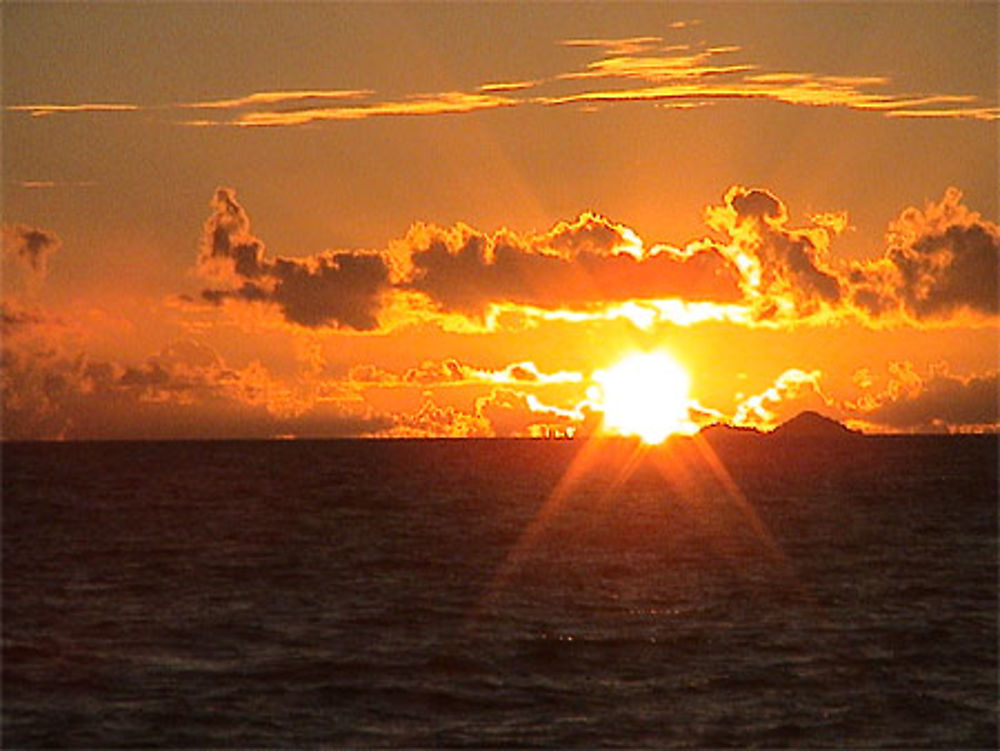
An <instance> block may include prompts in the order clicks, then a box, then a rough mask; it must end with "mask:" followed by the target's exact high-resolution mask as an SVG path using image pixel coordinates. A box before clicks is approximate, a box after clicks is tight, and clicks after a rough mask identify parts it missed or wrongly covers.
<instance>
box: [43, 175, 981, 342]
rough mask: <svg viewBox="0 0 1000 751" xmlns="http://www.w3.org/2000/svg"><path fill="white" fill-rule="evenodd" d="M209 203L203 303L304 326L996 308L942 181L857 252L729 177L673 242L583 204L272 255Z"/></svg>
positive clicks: (494, 324)
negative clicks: (371, 247) (264, 312)
mask: <svg viewBox="0 0 1000 751" xmlns="http://www.w3.org/2000/svg"><path fill="white" fill-rule="evenodd" d="M212 207H213V213H212V215H211V217H210V218H209V220H208V221H207V222H206V224H205V228H204V232H203V237H202V242H201V250H200V253H199V257H198V269H199V271H200V273H201V274H202V275H203V276H204V277H206V278H208V279H211V280H213V281H214V282H216V284H215V285H214V286H212V287H210V288H207V289H204V290H203V291H202V293H201V297H202V299H203V300H205V301H207V302H209V303H212V304H214V305H222V304H224V303H226V302H228V301H236V302H242V303H249V304H264V305H273V306H275V307H276V309H277V310H279V311H280V313H281V315H282V317H283V319H284V320H285V321H287V322H289V323H293V324H296V325H298V326H301V327H305V328H322V327H339V328H345V329H353V330H356V331H374V330H384V329H386V328H394V327H397V326H402V325H407V324H412V323H417V322H431V323H435V324H437V325H440V326H442V327H444V328H446V329H448V330H450V331H451V330H454V331H481V330H494V329H496V328H518V327H525V326H531V325H534V324H536V323H538V322H540V321H552V320H561V321H568V322H576V323H583V322H586V321H598V320H615V319H625V320H628V321H630V322H632V323H633V324H634V325H635V326H637V327H639V328H642V329H649V328H651V327H652V326H654V325H656V324H659V323H663V322H669V323H673V324H676V325H692V324H695V323H700V322H704V321H724V322H729V323H734V324H739V325H749V326H770V327H778V326H787V325H797V324H803V323H805V324H809V325H823V324H829V323H836V322H842V321H848V320H853V321H858V322H860V323H862V324H863V325H867V326H875V327H877V326H883V325H912V326H924V325H934V326H943V325H970V324H971V325H980V324H984V323H989V322H991V321H995V320H996V318H997V315H998V313H1000V310H998V290H997V275H998V258H1000V228H998V227H997V225H996V224H994V223H992V222H990V221H988V220H985V219H983V218H982V217H981V216H980V215H979V214H978V213H976V212H974V211H971V210H970V209H968V208H967V207H965V206H964V205H963V204H962V203H961V193H960V192H959V191H957V190H956V189H953V188H952V189H949V190H948V191H947V192H946V193H945V196H944V198H942V200H941V201H940V202H938V203H934V202H931V203H928V204H927V206H926V207H925V209H924V210H922V211H921V210H918V209H914V208H910V209H906V210H905V211H903V212H902V213H901V215H900V216H899V218H898V219H896V220H895V221H893V222H892V223H891V224H890V232H889V234H888V236H887V240H886V248H885V250H884V251H883V252H882V254H881V255H880V256H878V257H876V258H874V259H871V260H861V261H859V260H845V259H837V258H836V257H834V256H833V255H832V253H831V248H832V244H833V241H834V239H835V238H836V237H837V236H838V235H839V234H841V233H842V232H844V231H845V230H846V229H847V228H848V226H849V218H848V216H847V212H845V211H827V212H819V213H814V214H812V215H810V217H809V221H808V223H807V224H806V225H805V226H799V227H794V226H791V222H790V219H789V210H788V207H787V206H786V205H785V203H784V202H783V201H782V200H781V199H780V198H778V197H777V196H776V195H774V194H773V193H771V192H770V191H768V190H766V189H764V188H748V187H745V186H740V185H735V186H732V187H731V188H730V189H729V190H727V191H726V193H725V194H724V196H723V198H722V201H721V203H719V204H716V205H710V206H708V207H706V209H705V221H706V224H707V225H708V227H710V228H711V229H712V230H714V231H715V232H717V233H719V235H720V236H721V237H718V238H715V239H713V238H703V239H701V240H695V241H692V242H689V243H688V244H687V245H685V246H684V247H675V246H672V245H667V244H653V245H647V244H645V243H644V242H643V240H642V239H641V238H640V237H639V236H638V235H637V234H636V233H635V232H634V231H632V230H631V229H630V228H629V227H627V226H626V225H624V224H620V223H617V222H614V221H612V220H610V219H608V218H606V217H603V216H601V215H600V214H596V213H593V212H586V213H584V214H581V215H580V216H579V217H577V218H576V219H574V220H572V221H562V222H558V223H557V224H555V225H554V226H553V227H552V228H551V229H550V230H549V231H547V232H540V233H539V232H535V233H532V232H527V233H518V232H514V231H511V230H507V229H501V230H498V231H496V232H494V233H492V234H490V233H486V232H482V231H480V230H477V229H474V228H472V227H469V226H468V225H465V224H461V223H459V224H456V225H454V226H452V227H440V226H437V225H434V224H427V223H422V222H417V223H415V224H413V225H412V226H411V227H410V229H409V230H408V232H407V233H406V235H405V236H403V237H402V238H400V239H398V240H395V241H392V242H390V244H389V247H388V248H387V249H386V250H385V251H366V250H339V251H324V252H322V253H318V254H315V255H313V256H309V257H302V258H286V257H276V258H275V257H269V256H268V255H267V252H266V249H265V246H264V244H263V242H262V241H261V240H259V239H258V238H257V237H255V236H254V235H253V234H252V233H251V231H250V219H249V217H248V215H247V213H246V211H245V210H244V208H243V207H242V206H241V205H240V204H239V202H238V201H237V200H236V195H235V192H234V191H233V190H231V189H229V188H219V189H218V190H217V191H216V194H215V197H214V199H213V201H212ZM25 252H27V251H25Z"/></svg>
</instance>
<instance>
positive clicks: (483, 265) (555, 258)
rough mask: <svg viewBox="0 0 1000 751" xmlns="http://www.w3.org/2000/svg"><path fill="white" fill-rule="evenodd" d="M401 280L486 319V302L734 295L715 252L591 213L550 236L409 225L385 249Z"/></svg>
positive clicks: (731, 279) (561, 303) (555, 303)
mask: <svg viewBox="0 0 1000 751" xmlns="http://www.w3.org/2000/svg"><path fill="white" fill-rule="evenodd" d="M391 252H392V254H393V257H394V259H396V260H397V261H398V265H399V266H400V268H401V270H402V272H401V279H400V280H399V282H398V286H400V287H401V288H402V289H406V290H414V291H417V292H421V293H423V294H425V295H427V296H428V297H429V298H430V299H431V300H432V301H434V303H435V304H437V305H438V306H439V308H440V309H441V310H443V311H457V312H461V313H464V314H466V315H471V316H483V315H484V314H485V311H486V309H487V307H488V306H489V305H491V304H499V303H514V304H518V305H525V306H537V307H541V308H561V307H572V306H579V305H584V304H588V303H609V302H622V301H626V300H632V299H637V298H638V299H647V298H648V299H658V298H666V297H677V296H683V297H688V298H693V299H701V300H712V301H720V302H722V301H732V300H735V299H738V290H737V288H736V283H735V275H734V273H733V270H732V269H731V268H730V267H729V265H728V264H727V263H726V261H725V259H723V258H722V257H720V256H719V255H718V254H717V253H716V252H715V251H714V249H711V248H703V247H700V246H699V247H695V248H692V249H686V250H679V249H675V248H670V247H666V246H655V247H653V248H651V249H644V248H643V246H642V243H641V241H640V240H639V238H638V237H637V236H636V235H635V234H634V233H633V232H632V231H631V230H630V229H628V228H627V227H625V226H623V225H620V224H616V223H614V222H611V221H610V220H608V219H606V218H604V217H601V216H599V215H597V214H590V213H587V214H583V215H581V216H580V217H579V218H578V219H577V220H575V221H574V222H561V223H559V224H557V225H556V226H555V227H553V228H552V230H550V231H549V232H548V233H545V234H541V235H524V236H521V235H517V234H515V233H513V232H510V231H506V230H502V231H500V232H497V233H496V234H494V235H487V234H485V233H482V232H478V231H476V230H474V229H472V228H470V227H468V226H465V225H458V226H456V227H454V228H451V229H444V228H440V227H436V226H433V225H426V224H417V225H414V226H413V227H412V228H411V229H410V231H409V233H408V234H407V236H406V237H405V238H404V239H403V240H402V241H401V242H397V243H395V244H394V246H393V247H392V249H391Z"/></svg>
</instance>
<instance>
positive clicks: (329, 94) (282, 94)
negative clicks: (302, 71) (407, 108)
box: [180, 89, 374, 109]
mask: <svg viewBox="0 0 1000 751" xmlns="http://www.w3.org/2000/svg"><path fill="white" fill-rule="evenodd" d="M373 93H374V92H373V91H371V90H368V89H332V90H304V91H259V92H256V93H254V94H249V95H247V96H242V97H235V98H231V99H213V100H209V101H205V102H189V103H187V104H184V105H180V106H182V107H190V108H191V109H239V108H242V107H258V106H261V105H267V104H286V103H287V102H303V101H310V100H314V101H328V100H338V99H358V98H360V97H364V96H370V95H371V94H373Z"/></svg>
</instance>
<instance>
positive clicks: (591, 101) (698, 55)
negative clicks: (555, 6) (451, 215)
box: [7, 21, 1000, 128]
mask: <svg viewBox="0 0 1000 751" xmlns="http://www.w3.org/2000/svg"><path fill="white" fill-rule="evenodd" d="M695 23H697V21H675V22H673V23H671V24H670V25H669V26H670V28H671V29H675V30H678V29H683V28H686V27H688V26H691V25H694V24H695ZM558 44H559V46H560V47H562V48H563V49H564V51H566V52H567V53H568V52H569V51H570V50H584V51H592V52H593V53H595V58H596V59H592V60H590V61H589V62H587V63H586V64H585V65H584V66H583V68H582V69H568V70H565V71H563V72H560V73H554V74H552V75H549V76H547V77H544V76H541V77H533V78H525V79H522V80H516V81H509V82H506V81H498V82H491V81H486V82H483V83H481V84H480V85H478V86H475V87H473V90H471V91H461V90H456V91H431V92H413V93H409V94H407V95H404V96H401V97H400V98H398V99H380V98H379V97H378V96H377V92H375V91H374V90H371V89H296V88H290V89H279V90H271V91H261V92H255V93H252V94H249V95H243V96H232V97H221V98H216V99H206V100H202V101H187V102H177V103H170V104H157V105H142V106H140V105H137V104H132V103H123V104H113V103H112V104H106V103H69V104H45V103H42V104H18V105H12V106H8V107H7V110H9V111H18V112H27V113H29V114H30V115H31V116H32V117H45V116H49V115H52V114H56V113H65V114H70V113H94V112H104V113H116V112H129V111H135V110H140V109H141V110H145V111H153V110H156V111H161V112H168V113H174V114H176V113H178V112H181V113H188V112H190V111H191V110H197V111H199V112H201V113H204V114H205V117H204V118H203V119H198V120H184V121H182V122H183V124H185V125H191V126H202V127H222V126H224V127H240V128H262V127H268V128H276V127H298V126H302V125H306V124H309V123H320V122H345V121H358V120H366V119H369V118H374V117H380V118H384V117H413V116H436V115H457V114H468V113H474V112H483V111H490V110H495V109H499V108H512V107H521V106H531V107H537V106H559V105H584V108H585V109H586V108H590V107H592V106H594V105H597V104H602V103H603V104H609V105H613V104H615V103H619V102H647V103H652V104H655V105H656V106H659V107H662V108H665V109H674V108H677V109H684V108H690V107H694V106H704V105H706V104H709V103H714V102H723V101H725V102H730V103H740V102H750V101H766V102H776V103H781V104H786V105H790V106H795V107H837V108H843V109H849V110H853V111H856V112H867V113H871V114H875V115H881V116H884V117H889V118H909V119H915V118H926V119H932V120H941V119H951V120H969V121H984V122H992V121H996V120H998V119H1000V107H997V106H996V105H995V104H993V103H987V102H983V101H982V100H981V99H980V98H979V97H976V96H974V95H971V94H962V93H948V92H934V91H929V92H928V91H922V92H919V91H918V92H904V91H892V90H891V87H892V85H893V81H892V80H891V79H890V78H889V77H887V76H884V75H871V74H867V75H866V74H861V75H839V74H835V73H834V74H830V73H827V72H824V71H795V70H769V69H767V67H766V66H765V65H764V64H763V63H762V62H761V61H760V60H755V59H752V58H749V57H748V53H747V51H746V50H744V49H743V48H742V47H740V46H738V45H733V44H709V43H708V42H701V43H700V44H698V45H689V44H665V43H664V40H663V38H662V37H659V36H651V35H637V36H632V37H622V38H577V39H565V40H562V41H559V42H558ZM720 56H724V59H723V60H721V61H720V60H719V58H720ZM741 56H742V58H743V59H740V57H741ZM622 82H625V84H626V86H625V87H624V88H622V86H621V83H622ZM546 86H547V87H551V88H556V87H557V90H558V91H560V92H563V93H559V94H558V95H551V94H549V95H538V94H537V90H538V89H540V88H542V87H546ZM360 99H367V100H368V101H366V102H364V103H355V104H349V105H348V104H341V102H345V101H348V100H360ZM329 103H333V106H325V105H327V104H329ZM212 118H215V119H212Z"/></svg>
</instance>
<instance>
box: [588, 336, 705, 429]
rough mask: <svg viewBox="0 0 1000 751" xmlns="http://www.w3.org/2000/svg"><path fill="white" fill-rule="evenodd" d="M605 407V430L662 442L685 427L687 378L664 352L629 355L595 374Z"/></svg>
mask: <svg viewBox="0 0 1000 751" xmlns="http://www.w3.org/2000/svg"><path fill="white" fill-rule="evenodd" d="M594 380H595V381H596V382H597V384H598V387H597V388H596V389H595V392H596V393H595V396H596V397H597V398H598V399H599V400H600V402H601V404H602V405H603V408H604V430H605V431H607V432H609V433H616V434H619V435H634V436H638V437H639V438H640V439H642V441H643V442H644V443H650V444H656V443H663V441H665V440H666V439H667V436H669V435H671V434H672V433H677V432H682V431H684V429H685V428H686V426H687V425H688V411H687V405H688V389H689V387H690V379H689V378H688V374H687V373H686V372H685V371H684V368H682V367H681V366H680V365H678V364H677V362H676V361H675V360H674V359H673V358H672V357H670V355H668V354H666V353H664V352H651V353H647V354H637V355H631V356H629V357H627V358H625V359H624V360H622V361H620V362H618V363H617V364H615V365H613V366H612V367H610V368H608V369H607V370H599V371H597V372H596V373H594Z"/></svg>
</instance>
